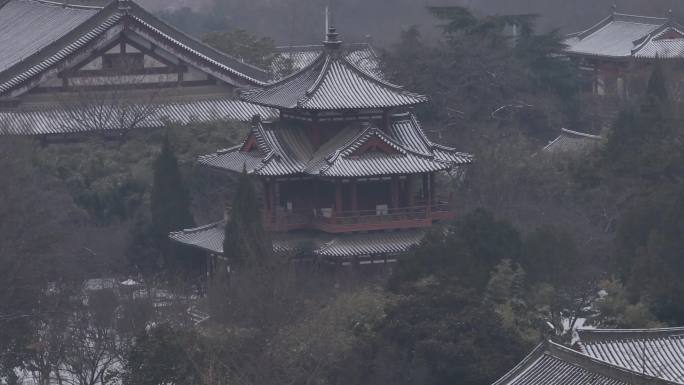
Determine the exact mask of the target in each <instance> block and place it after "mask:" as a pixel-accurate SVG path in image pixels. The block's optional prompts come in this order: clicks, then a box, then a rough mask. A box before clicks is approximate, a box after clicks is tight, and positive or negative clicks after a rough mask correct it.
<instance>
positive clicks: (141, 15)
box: [114, 0, 268, 85]
mask: <svg viewBox="0 0 684 385" xmlns="http://www.w3.org/2000/svg"><path fill="white" fill-rule="evenodd" d="M119 1H120V0H117V1H114V3H118V2H119ZM126 2H128V3H130V6H131V7H130V14H131V16H132V17H133V18H134V19H136V20H138V21H139V22H141V23H143V24H144V25H147V26H148V27H149V28H152V29H154V30H156V31H157V32H158V33H160V34H162V35H164V36H165V37H167V38H171V37H170V36H168V35H167V34H166V33H165V32H164V31H162V30H159V29H158V28H157V27H155V26H154V25H153V24H152V23H159V24H160V25H161V26H163V28H167V29H170V30H173V31H174V32H175V33H178V34H179V35H180V36H183V38H185V39H187V40H188V41H190V42H192V43H194V44H197V45H198V46H202V47H204V48H205V49H207V50H209V51H210V52H212V53H214V54H216V55H218V56H219V57H223V58H225V59H228V60H232V61H234V62H235V63H238V64H239V65H240V66H244V67H247V68H249V69H250V70H252V71H255V72H258V73H260V74H261V75H263V79H266V78H268V71H267V70H265V69H263V68H260V67H258V66H255V65H253V64H250V63H247V62H245V61H243V60H240V59H238V58H235V57H233V56H231V55H228V54H227V53H225V52H222V51H219V50H218V49H216V48H214V47H212V46H210V45H208V44H205V43H203V42H201V41H200V40H198V39H196V38H194V37H192V36H190V35H188V34H186V33H185V32H183V31H181V30H179V29H177V28H175V27H172V26H171V25H169V24H168V23H167V22H165V21H164V20H162V19H160V18H158V17H156V16H154V15H153V14H151V13H149V12H148V11H147V10H146V9H145V8H143V7H141V6H139V5H138V4H137V3H136V2H135V1H133V0H126ZM188 48H190V49H191V50H193V51H194V49H192V47H188ZM195 52H196V53H197V54H199V55H200V56H204V57H206V59H208V60H209V61H214V59H212V58H211V57H207V56H206V55H205V54H204V53H202V52H200V51H195ZM218 64H219V65H220V66H221V67H225V68H226V69H227V70H229V72H232V73H233V74H235V75H237V76H239V77H242V78H246V79H249V80H251V81H252V82H254V83H256V84H259V85H265V84H267V82H266V81H265V80H261V79H256V78H255V77H254V76H252V74H247V73H244V72H242V71H240V70H239V69H236V68H233V67H232V66H229V65H227V64H225V63H218Z"/></svg>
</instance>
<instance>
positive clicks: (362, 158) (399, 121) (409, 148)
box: [199, 114, 472, 177]
mask: <svg viewBox="0 0 684 385" xmlns="http://www.w3.org/2000/svg"><path fill="white" fill-rule="evenodd" d="M392 119H393V122H392V128H391V129H390V130H389V132H388V133H385V132H383V131H381V130H379V129H377V128H374V127H372V126H370V125H369V126H366V127H364V126H363V125H362V124H361V123H358V122H355V123H350V124H349V125H347V126H346V127H345V128H343V129H340V130H339V131H338V132H337V134H336V135H335V136H334V137H333V138H331V139H330V140H328V141H326V142H325V143H323V144H322V145H321V146H320V147H319V148H317V149H314V147H313V145H312V144H311V142H310V140H309V138H308V136H307V135H306V133H305V131H304V130H303V129H301V128H298V127H293V126H288V125H286V124H280V125H278V124H276V123H274V124H262V123H261V122H258V123H256V124H254V125H253V127H252V132H251V134H250V137H254V138H255V139H256V143H257V144H258V151H256V150H253V151H250V152H242V151H241V147H233V148H230V149H226V150H223V151H219V152H216V153H214V154H210V155H206V156H203V157H200V159H199V162H200V163H201V164H203V165H206V166H209V167H213V168H218V169H223V170H228V171H234V172H241V171H242V169H243V167H245V168H246V169H247V172H248V173H250V174H256V175H266V176H284V175H297V174H306V175H321V176H329V177H361V176H379V175H399V174H408V173H427V172H433V171H442V170H448V169H451V168H452V167H454V166H457V165H461V164H466V163H470V162H471V161H472V156H471V155H469V154H464V153H460V152H457V151H456V150H455V149H453V148H449V147H445V146H440V145H436V144H434V143H432V142H430V141H429V140H428V138H427V137H426V136H425V134H424V133H423V131H422V128H421V127H420V125H419V123H418V121H417V120H416V119H415V117H413V116H412V115H410V114H402V115H395V116H393V118H392ZM373 138H374V139H375V140H379V141H382V142H384V143H385V144H386V145H387V146H388V147H390V148H391V149H392V150H393V152H391V153H384V152H370V153H361V154H359V153H357V150H358V149H359V148H361V147H362V146H363V145H364V144H365V143H368V142H369V141H370V140H371V139H373ZM247 140H249V138H248V139H247Z"/></svg>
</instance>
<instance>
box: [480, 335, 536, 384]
mask: <svg viewBox="0 0 684 385" xmlns="http://www.w3.org/2000/svg"><path fill="white" fill-rule="evenodd" d="M547 345H548V342H542V343H540V344H539V345H537V346H536V347H535V348H534V349H533V350H532V352H530V353H529V354H528V355H527V356H525V358H523V359H522V360H521V361H520V362H519V363H518V364H517V365H516V366H514V367H513V368H512V369H511V370H509V371H508V372H507V373H506V374H504V375H503V376H502V377H501V378H499V379H498V380H497V381H496V382H494V383H493V384H492V385H504V384H506V383H509V382H513V380H515V379H516V378H518V377H520V376H521V375H522V374H524V373H525V371H526V370H527V369H529V367H530V366H532V365H533V364H534V363H535V362H537V360H539V358H541V357H542V356H543V355H544V352H545V351H546V347H547Z"/></svg>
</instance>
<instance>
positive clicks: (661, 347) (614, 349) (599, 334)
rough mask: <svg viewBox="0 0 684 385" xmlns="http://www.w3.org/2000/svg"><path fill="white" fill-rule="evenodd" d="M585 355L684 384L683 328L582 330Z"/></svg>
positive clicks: (581, 344) (580, 331) (581, 341)
mask: <svg viewBox="0 0 684 385" xmlns="http://www.w3.org/2000/svg"><path fill="white" fill-rule="evenodd" d="M578 334H579V338H580V340H579V343H580V346H581V349H582V352H584V353H585V354H587V355H589V356H591V357H594V358H596V359H600V360H603V361H607V362H610V363H612V364H614V365H617V366H621V367H623V368H626V369H630V370H633V371H636V372H639V373H645V374H647V375H650V376H654V377H659V378H662V379H665V380H668V381H672V382H675V383H678V384H684V327H677V328H656V329H579V330H578Z"/></svg>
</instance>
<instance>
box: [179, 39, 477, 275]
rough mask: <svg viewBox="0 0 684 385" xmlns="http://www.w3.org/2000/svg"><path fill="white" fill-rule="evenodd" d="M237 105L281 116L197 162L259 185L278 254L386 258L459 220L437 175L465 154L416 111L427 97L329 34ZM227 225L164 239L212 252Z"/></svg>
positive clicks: (257, 123)
mask: <svg viewBox="0 0 684 385" xmlns="http://www.w3.org/2000/svg"><path fill="white" fill-rule="evenodd" d="M241 98H242V100H243V101H246V102H249V103H253V104H255V105H259V106H263V107H266V108H272V109H276V110H277V111H278V115H279V117H278V119H274V120H271V121H268V120H266V119H263V118H262V117H259V116H255V118H254V119H253V121H252V126H251V131H250V132H249V134H248V135H247V137H246V138H245V139H244V141H243V142H242V143H241V144H240V145H238V146H235V147H232V148H228V149H225V150H220V151H218V152H216V153H213V154H209V155H206V156H202V157H201V158H200V159H199V162H200V164H202V165H204V166H207V167H210V168H213V169H215V170H220V171H227V172H231V173H239V172H242V171H243V169H245V170H246V171H247V173H248V174H249V175H252V176H253V177H254V179H255V180H258V181H259V183H260V185H261V186H262V189H261V190H262V192H263V199H262V201H263V212H262V215H263V218H264V221H263V223H264V225H265V227H266V228H267V229H268V230H270V231H272V232H274V233H276V234H275V236H274V240H275V244H274V247H275V249H276V250H280V249H291V248H292V247H293V245H295V244H298V243H301V241H302V240H307V241H309V242H310V243H311V244H312V245H313V250H312V254H313V256H317V257H324V258H325V259H327V260H334V261H336V262H339V263H341V264H345V263H350V259H359V258H361V259H363V260H364V263H379V262H388V261H391V260H393V256H395V255H397V254H399V253H401V252H403V251H405V250H406V249H407V248H409V247H410V246H412V245H415V244H417V243H418V242H419V241H420V240H421V238H422V235H423V232H422V230H424V229H426V228H428V227H430V226H432V225H433V223H435V222H437V221H441V220H448V219H451V218H453V217H454V210H453V206H452V204H451V203H452V202H450V200H449V199H448V197H447V194H445V193H446V191H441V190H440V189H439V188H438V186H437V185H436V179H437V175H438V174H440V173H447V172H450V171H455V170H457V169H458V168H459V167H460V166H463V165H465V164H468V163H470V162H471V160H472V157H471V156H470V155H469V154H464V153H461V152H458V151H456V150H455V149H453V148H450V147H446V146H442V145H439V144H436V143H434V142H432V141H431V140H430V139H429V138H428V137H427V136H426V135H425V133H424V132H423V129H422V127H421V125H420V123H419V121H418V119H417V118H416V116H415V115H414V114H413V113H412V112H411V107H412V106H415V105H418V104H421V103H424V102H426V100H427V98H426V97H425V96H423V95H419V94H416V93H412V92H409V91H407V90H405V89H403V88H402V87H399V86H396V85H394V84H391V83H389V82H387V81H385V80H382V79H381V78H379V77H378V76H376V75H375V74H374V73H372V72H371V71H367V70H365V69H363V68H360V67H359V66H357V65H356V64H355V63H354V62H353V61H352V60H350V55H349V54H348V51H347V50H346V47H344V46H343V45H342V42H341V41H339V40H338V34H337V33H336V31H335V29H334V28H330V29H329V31H328V34H327V38H326V40H325V42H324V47H323V49H322V50H321V51H320V53H319V54H318V56H317V57H316V58H315V59H314V60H312V61H311V62H310V63H309V64H307V65H306V66H304V67H303V68H302V69H300V70H299V71H297V72H295V73H294V74H291V75H289V76H286V77H284V78H282V79H281V80H278V81H276V82H273V83H270V84H268V85H266V86H265V87H259V88H252V89H249V90H247V91H245V92H243V93H242V96H241ZM223 225H224V222H219V223H215V224H211V225H208V226H204V227H200V228H196V229H187V230H184V231H180V232H176V233H172V234H171V238H172V239H173V240H176V241H178V242H181V243H184V244H187V245H192V246H196V247H200V248H202V249H204V250H206V251H208V252H209V253H212V254H217V255H218V254H221V253H222V251H223V250H222V245H223V236H224V234H223Z"/></svg>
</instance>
